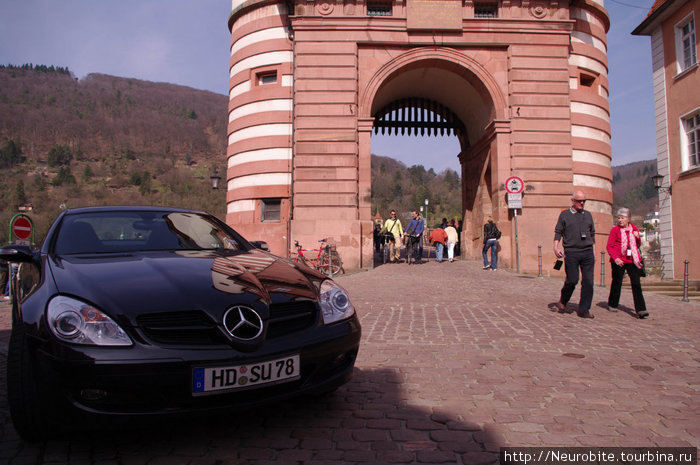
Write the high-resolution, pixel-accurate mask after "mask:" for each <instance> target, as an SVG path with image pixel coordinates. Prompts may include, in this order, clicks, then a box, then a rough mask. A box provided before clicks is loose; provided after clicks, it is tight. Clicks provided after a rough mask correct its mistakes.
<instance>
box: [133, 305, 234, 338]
mask: <svg viewBox="0 0 700 465" xmlns="http://www.w3.org/2000/svg"><path fill="white" fill-rule="evenodd" d="M136 321H137V323H138V325H139V326H140V327H141V330H142V331H143V334H144V335H145V336H146V337H147V338H148V339H150V340H151V341H153V342H156V343H158V344H165V345H218V344H226V343H227V342H228V341H227V339H226V337H225V336H224V335H223V334H222V333H221V331H220V330H219V328H218V327H217V325H216V323H215V322H214V321H212V319H211V318H209V316H208V315H207V314H206V313H204V312H200V311H193V312H169V313H153V314H150V315H141V316H140V317H138V318H137V319H136Z"/></svg>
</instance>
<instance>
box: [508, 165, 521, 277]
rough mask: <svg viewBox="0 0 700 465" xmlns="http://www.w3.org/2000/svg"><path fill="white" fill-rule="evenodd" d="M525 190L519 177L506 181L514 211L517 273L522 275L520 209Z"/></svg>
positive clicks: (509, 199) (510, 205) (509, 200)
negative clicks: (519, 238) (519, 235)
mask: <svg viewBox="0 0 700 465" xmlns="http://www.w3.org/2000/svg"><path fill="white" fill-rule="evenodd" d="M523 190H525V183H524V182H523V180H522V179H520V178H519V177H517V176H511V177H509V178H508V179H506V191H507V192H508V193H507V194H506V195H507V198H508V208H509V209H512V210H513V220H514V221H515V263H516V272H517V273H520V244H519V240H518V209H520V208H523Z"/></svg>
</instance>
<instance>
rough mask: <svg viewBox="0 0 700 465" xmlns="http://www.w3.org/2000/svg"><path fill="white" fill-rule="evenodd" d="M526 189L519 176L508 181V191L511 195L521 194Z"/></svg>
mask: <svg viewBox="0 0 700 465" xmlns="http://www.w3.org/2000/svg"><path fill="white" fill-rule="evenodd" d="M524 189H525V183H524V182H523V180H522V179H520V178H519V177H517V176H511V177H509V178H508V179H506V191H508V193H509V194H520V193H521V192H522V191H523V190H524Z"/></svg>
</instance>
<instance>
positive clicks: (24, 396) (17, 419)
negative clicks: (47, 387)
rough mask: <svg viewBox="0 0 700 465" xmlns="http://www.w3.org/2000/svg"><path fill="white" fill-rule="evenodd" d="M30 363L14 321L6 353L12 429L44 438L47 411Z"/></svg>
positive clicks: (34, 438) (24, 338)
mask: <svg viewBox="0 0 700 465" xmlns="http://www.w3.org/2000/svg"><path fill="white" fill-rule="evenodd" d="M33 367H34V362H33V358H32V356H31V353H30V351H29V347H28V345H27V336H26V334H25V331H24V328H23V326H22V324H21V323H15V324H14V325H12V333H11V334H10V344H9V347H8V353H7V400H8V404H9V407H10V416H11V417H12V423H13V424H14V427H15V430H16V431H17V433H18V434H19V435H20V437H21V438H22V439H25V440H28V441H38V440H42V439H45V438H46V437H47V434H48V430H49V429H48V423H47V421H46V420H47V416H48V415H49V412H48V411H47V410H46V409H45V408H44V406H45V401H44V399H43V398H42V395H41V393H40V388H39V385H38V384H37V380H36V376H35V373H34V368H33Z"/></svg>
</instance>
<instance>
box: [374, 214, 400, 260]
mask: <svg viewBox="0 0 700 465" xmlns="http://www.w3.org/2000/svg"><path fill="white" fill-rule="evenodd" d="M389 215H390V217H389V218H388V219H387V220H386V221H385V222H384V227H383V228H382V230H381V231H380V232H381V233H385V232H386V233H389V234H392V235H393V236H394V240H393V241H389V258H390V259H391V262H392V263H393V262H398V261H399V259H400V258H401V246H400V245H398V246H397V244H401V242H400V240H401V239H402V238H403V226H401V220H400V219H398V218H397V217H396V210H391V213H390V214H389Z"/></svg>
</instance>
